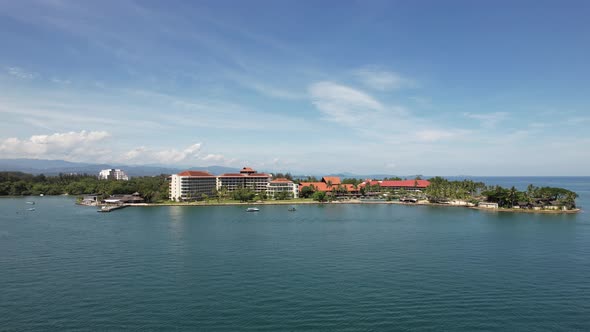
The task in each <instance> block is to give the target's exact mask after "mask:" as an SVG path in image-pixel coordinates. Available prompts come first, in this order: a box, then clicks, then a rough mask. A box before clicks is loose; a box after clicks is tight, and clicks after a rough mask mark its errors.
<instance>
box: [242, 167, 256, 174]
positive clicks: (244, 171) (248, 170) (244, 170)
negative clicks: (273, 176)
mask: <svg viewBox="0 0 590 332" xmlns="http://www.w3.org/2000/svg"><path fill="white" fill-rule="evenodd" d="M240 173H256V171H255V170H253V169H251V168H250V167H244V168H242V170H241V171H240Z"/></svg>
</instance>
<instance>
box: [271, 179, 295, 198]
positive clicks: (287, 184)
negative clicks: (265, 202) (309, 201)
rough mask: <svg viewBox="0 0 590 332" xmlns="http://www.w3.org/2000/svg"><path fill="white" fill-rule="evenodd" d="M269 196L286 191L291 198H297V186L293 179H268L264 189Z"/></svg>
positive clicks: (275, 195) (273, 196)
mask: <svg viewBox="0 0 590 332" xmlns="http://www.w3.org/2000/svg"><path fill="white" fill-rule="evenodd" d="M266 192H267V194H268V196H269V197H272V198H275V197H277V195H278V194H279V193H283V192H285V193H288V194H289V196H290V197H291V198H299V186H298V185H297V184H296V183H294V182H293V181H291V180H289V179H285V178H278V179H274V180H272V181H270V182H269V183H268V187H267V190H266Z"/></svg>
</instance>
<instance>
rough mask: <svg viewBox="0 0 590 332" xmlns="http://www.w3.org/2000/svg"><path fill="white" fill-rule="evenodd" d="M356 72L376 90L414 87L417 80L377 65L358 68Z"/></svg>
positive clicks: (360, 78)
mask: <svg viewBox="0 0 590 332" xmlns="http://www.w3.org/2000/svg"><path fill="white" fill-rule="evenodd" d="M354 74H355V75H356V76H357V77H358V78H359V80H360V81H361V82H362V83H363V84H364V85H366V86H367V87H369V88H372V89H375V90H381V91H385V90H395V89H401V88H404V87H413V86H415V82H414V81H413V80H410V79H407V78H405V77H403V76H401V75H400V74H398V73H395V72H392V71H387V70H383V69H379V68H377V67H365V68H361V69H359V70H356V71H355V72H354Z"/></svg>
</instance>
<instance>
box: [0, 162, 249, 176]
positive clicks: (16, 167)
mask: <svg viewBox="0 0 590 332" xmlns="http://www.w3.org/2000/svg"><path fill="white" fill-rule="evenodd" d="M107 168H119V169H122V170H123V171H125V173H127V175H129V176H153V175H160V174H175V173H179V172H181V171H183V170H185V169H186V168H182V169H181V168H176V167H167V166H161V165H158V166H156V165H154V166H143V165H135V166H130V165H116V164H115V165H110V164H89V163H77V162H70V161H65V160H44V159H0V171H15V172H24V173H30V174H41V173H43V174H45V175H57V174H59V173H64V174H69V173H76V174H84V173H86V174H96V175H98V172H100V170H103V169H107ZM190 169H199V170H203V169H206V170H208V171H209V172H211V173H213V174H215V175H218V174H223V173H235V172H237V171H239V170H238V169H237V168H231V167H224V166H204V167H192V168H190Z"/></svg>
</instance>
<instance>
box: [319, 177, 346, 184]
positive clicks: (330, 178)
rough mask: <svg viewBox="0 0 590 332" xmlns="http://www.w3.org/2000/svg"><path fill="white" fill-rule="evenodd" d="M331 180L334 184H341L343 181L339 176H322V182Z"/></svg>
mask: <svg viewBox="0 0 590 332" xmlns="http://www.w3.org/2000/svg"><path fill="white" fill-rule="evenodd" d="M328 181H330V182H331V183H332V185H338V184H341V183H342V182H341V181H340V178H339V177H337V176H324V177H323V178H322V182H326V183H327V182H328Z"/></svg>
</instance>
